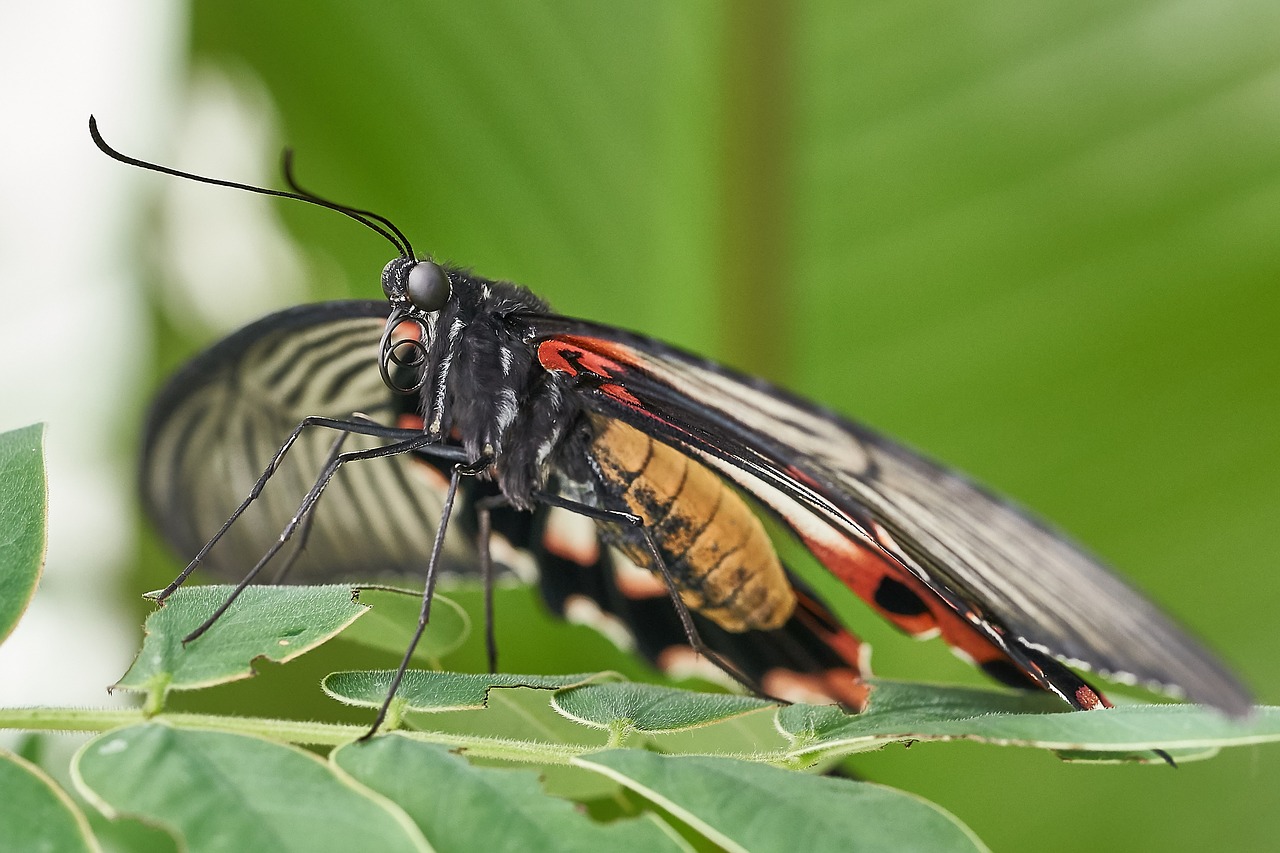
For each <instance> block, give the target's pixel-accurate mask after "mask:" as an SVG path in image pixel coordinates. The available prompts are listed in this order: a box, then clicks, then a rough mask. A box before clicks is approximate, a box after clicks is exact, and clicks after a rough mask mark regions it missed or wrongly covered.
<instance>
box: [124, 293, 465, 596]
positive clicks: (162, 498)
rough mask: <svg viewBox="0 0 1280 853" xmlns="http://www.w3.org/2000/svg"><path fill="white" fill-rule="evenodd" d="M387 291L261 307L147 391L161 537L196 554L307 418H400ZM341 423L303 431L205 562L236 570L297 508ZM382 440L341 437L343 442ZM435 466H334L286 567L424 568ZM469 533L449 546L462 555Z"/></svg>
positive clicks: (371, 572)
mask: <svg viewBox="0 0 1280 853" xmlns="http://www.w3.org/2000/svg"><path fill="white" fill-rule="evenodd" d="M387 311H388V308H387V304H386V302H384V301H348V302H328V303H322V304H317V305H303V306H299V307H297V308H292V309H289V310H286V311H282V312H279V313H277V314H273V315H271V316H268V317H265V318H263V319H262V320H259V321H257V322H255V323H253V324H251V325H249V326H247V327H245V328H243V329H241V330H240V331H238V332H236V333H234V334H232V335H230V336H229V337H227V338H224V339H223V340H221V341H219V342H218V343H217V344H215V345H214V346H212V347H210V348H209V349H207V350H205V351H204V352H203V353H201V354H200V355H198V356H196V357H195V358H194V359H192V360H191V361H190V362H188V363H187V364H186V365H185V366H184V367H183V368H182V369H181V370H180V371H179V372H178V373H177V374H175V375H174V376H173V377H172V378H171V379H170V380H169V381H168V383H167V384H166V385H165V386H164V388H163V389H162V390H161V392H160V393H159V395H157V397H156V400H155V402H154V403H153V405H152V408H151V411H150V413H149V416H148V420H147V426H146V430H145V439H144V444H143V454H142V467H141V472H142V473H141V488H142V494H143V500H144V502H145V505H146V508H147V510H148V512H149V514H150V515H151V517H152V518H153V519H155V521H156V524H157V526H158V527H159V529H160V531H161V533H162V534H163V536H164V538H165V540H166V541H167V542H168V543H169V544H170V545H171V546H172V547H173V548H174V550H175V551H176V552H177V553H178V554H181V555H185V556H188V557H189V556H192V555H194V554H195V553H196V552H197V551H198V550H199V548H200V547H201V546H202V545H204V543H205V542H206V541H207V540H208V539H209V537H210V536H211V535H212V534H213V533H214V532H215V531H217V530H218V528H219V527H221V526H222V524H223V522H225V521H226V520H227V518H228V517H229V516H230V515H231V513H232V511H233V510H234V509H235V508H236V506H237V505H239V503H240V502H241V501H242V500H243V499H244V497H245V496H246V495H248V494H249V492H250V489H251V488H252V487H253V485H254V482H255V481H256V480H257V479H258V477H259V475H260V474H261V473H262V471H263V469H264V468H265V467H266V466H267V463H268V462H269V461H270V460H271V457H272V455H273V454H274V453H275V452H276V451H277V450H278V449H279V447H280V446H281V443H282V442H283V441H284V440H285V438H286V437H287V436H288V435H289V432H290V430H292V429H293V428H294V427H295V426H297V425H298V423H299V422H300V421H301V420H302V419H303V418H304V417H307V416H313V415H319V416H326V417H333V418H350V417H351V415H352V414H353V413H356V412H359V413H361V414H363V415H366V416H368V417H369V418H371V419H373V420H375V421H378V422H381V423H386V424H394V423H396V411H395V406H396V400H397V398H396V397H395V395H393V394H391V393H390V392H389V391H388V390H387V388H386V386H385V385H384V384H383V382H382V379H381V377H380V376H379V372H378V364H377V353H378V340H379V337H380V336H381V334H382V329H383V326H384V325H385V323H386V318H387ZM337 437H338V433H336V432H334V431H332V430H328V429H320V428H309V429H307V430H304V431H303V433H302V434H301V435H300V436H299V438H298V440H297V442H296V443H295V444H294V446H293V447H292V448H291V449H290V451H289V453H288V455H287V456H286V457H285V460H284V463H283V464H282V465H281V467H280V469H279V470H278V471H277V472H276V473H275V474H274V475H273V476H272V478H271V480H270V482H269V483H268V485H267V488H266V489H264V490H263V492H262V494H261V496H260V497H259V498H258V499H257V500H256V501H255V502H254V504H253V505H252V506H251V507H250V509H249V511H248V512H246V513H245V514H244V516H242V517H241V518H240V519H239V520H238V521H237V522H236V524H234V525H232V527H231V529H230V530H229V531H228V533H227V535H226V536H225V537H224V538H223V540H222V541H221V542H220V543H219V544H218V546H217V547H216V548H214V549H213V551H211V552H210V554H209V556H208V558H207V561H206V563H205V566H206V568H207V569H209V570H211V571H212V572H213V573H215V574H219V575H222V576H225V577H234V578H239V577H240V576H241V575H243V574H244V573H245V572H246V571H247V570H248V569H249V568H250V567H251V566H253V564H254V563H255V562H256V561H257V560H258V558H259V557H261V556H262V554H263V552H264V551H265V550H266V549H267V547H269V546H270V545H271V543H272V542H273V541H275V539H276V537H277V536H279V534H280V531H281V529H282V528H283V527H284V526H285V524H286V523H287V522H288V521H289V519H290V518H292V517H293V515H294V514H295V513H296V512H297V509H298V505H299V503H300V502H301V500H302V496H303V495H304V494H305V493H306V491H307V490H308V489H309V488H310V487H311V486H312V484H313V483H314V482H315V479H316V477H317V475H318V474H319V472H320V470H321V468H322V467H323V466H324V463H325V461H326V459H327V458H328V457H329V455H330V453H331V451H332V448H333V444H334V441H335V439H336V438H337ZM376 443H379V440H378V439H373V438H368V437H363V436H357V435H351V436H348V437H347V438H346V439H345V440H344V441H343V444H342V449H343V450H354V449H358V448H362V447H371V446H374V444H376ZM440 481H441V477H440V475H439V473H438V472H437V471H434V470H433V469H431V468H429V467H428V466H425V465H422V464H419V463H415V462H414V461H413V460H412V459H411V458H410V457H408V456H396V457H390V458H384V459H374V460H366V461H362V462H360V463H358V464H352V465H346V466H343V468H341V469H340V470H339V472H338V474H337V476H336V477H335V478H334V480H333V482H332V483H331V484H330V485H329V487H328V488H327V489H326V491H325V494H324V498H323V500H321V501H320V503H319V505H318V508H317V510H316V516H315V521H314V523H313V525H312V526H311V530H310V536H309V539H308V542H307V548H306V551H305V553H303V554H302V556H301V557H300V559H299V561H298V563H297V565H296V568H295V570H294V571H296V572H297V573H298V575H299V576H305V577H306V578H307V579H308V580H309V581H313V582H315V581H319V580H323V579H325V578H337V577H348V578H350V577H361V576H363V577H375V576H378V575H383V574H391V573H407V572H421V571H422V567H423V566H425V565H426V560H427V555H428V552H429V550H430V545H431V536H432V533H433V531H434V528H435V524H434V520H435V519H437V518H439V515H440V502H441V498H442V495H443V492H442V488H441V485H440ZM467 545H468V543H465V542H463V541H461V539H460V537H455V539H454V540H452V541H451V542H450V551H449V553H450V555H451V556H453V557H454V558H455V559H454V560H453V562H454V563H455V564H465V562H466V560H467V559H468V547H467Z"/></svg>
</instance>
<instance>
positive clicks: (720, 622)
mask: <svg viewBox="0 0 1280 853" xmlns="http://www.w3.org/2000/svg"><path fill="white" fill-rule="evenodd" d="M90 122H91V132H92V133H93V135H94V139H95V141H96V142H97V143H98V145H99V147H100V148H102V149H103V150H104V151H106V152H107V153H109V154H110V155H111V156H113V157H116V159H120V160H122V161H124V162H127V163H131V164H133V165H140V166H143V167H145V168H151V169H154V170H157V171H162V172H166V173H169V174H174V175H178V176H181V177H184V178H191V179H194V180H201V181H205V182H209V183H217V184H221V185H226V186H233V187H237V188H241V189H247V190H251V191H254V192H264V193H267V194H271V195H283V196H287V197H291V198H296V199H300V200H303V201H307V202H310V203H313V204H318V205H321V206H325V207H329V208H331V209H334V210H337V211H339V212H341V213H343V214H344V215H347V216H349V217H351V218H353V219H356V220H357V221H360V222H362V224H364V225H366V226H368V227H370V228H372V229H374V230H376V231H378V232H379V233H381V234H383V236H385V237H386V238H387V239H388V240H390V241H391V242H392V244H393V245H395V246H396V249H397V257H395V258H394V259H392V260H391V261H390V262H389V263H388V264H387V265H386V267H385V268H384V270H383V272H382V289H383V296H384V298H383V299H380V300H368V301H363V300H362V301H342V302H327V303H321V304H316V305H304V306H299V307H295V308H290V309H288V310H285V311H282V312H279V313H277V314H273V315H271V316H268V317H266V318H263V319H261V320H259V321H257V322H255V323H253V324H251V325H249V326H247V327H246V328H244V329H241V330H240V331H238V332H236V333H234V334H232V335H230V336H229V337H227V338H225V339H223V340H221V341H219V342H218V343H216V344H214V345H213V346H212V347H210V348H209V349H207V350H206V351H204V352H203V353H201V354H199V355H197V356H196V357H195V358H194V359H193V360H192V361H190V362H189V363H188V364H187V365H186V366H185V367H183V368H182V369H180V370H179V371H178V373H177V374H176V375H175V376H174V377H173V378H172V379H170V380H169V382H168V383H167V384H166V385H165V386H164V388H163V390H162V391H161V392H160V393H159V395H158V396H157V397H156V399H155V402H154V403H153V405H152V408H151V411H150V415H149V418H148V422H147V426H146V435H145V439H144V453H143V463H142V475H141V482H142V487H143V493H144V498H145V502H146V505H147V508H148V510H149V512H150V514H151V516H152V517H153V518H154V519H155V521H156V523H157V525H158V526H159V528H160V530H161V531H162V532H163V534H164V536H165V538H166V539H167V540H168V541H169V542H170V544H171V545H173V546H174V547H175V548H176V549H177V550H179V551H180V552H183V553H187V554H190V553H196V559H195V560H193V562H192V564H191V566H189V567H188V569H187V570H186V571H185V572H184V573H183V574H182V575H180V576H179V578H178V579H177V580H176V581H175V583H174V584H173V585H171V587H170V588H169V590H167V591H166V592H168V591H171V590H172V589H173V588H176V585H177V584H178V583H180V582H181V581H182V580H184V579H185V577H186V575H187V574H188V573H189V572H190V570H191V569H192V568H194V567H195V565H196V564H197V563H203V564H204V565H207V566H210V567H213V568H215V569H217V568H218V567H220V566H221V567H223V569H224V570H229V569H230V567H240V568H242V567H243V566H244V565H254V570H253V572H252V573H251V574H254V573H256V572H257V571H258V570H259V569H260V568H261V567H262V566H264V565H265V564H266V562H267V561H268V560H269V559H271V558H272V557H274V556H275V555H276V553H277V551H279V550H281V549H282V548H283V546H284V543H285V542H286V540H288V538H289V537H290V536H292V535H297V536H298V537H299V538H302V539H305V540H306V549H305V555H302V556H299V555H300V554H301V551H299V550H295V551H294V552H293V553H292V555H291V557H290V558H289V559H293V558H297V559H299V560H301V561H303V562H305V564H306V571H307V576H308V577H322V576H326V575H339V574H341V575H347V574H351V573H360V572H362V571H384V570H393V571H400V572H410V571H416V572H422V571H423V567H424V566H425V567H426V571H427V584H426V587H427V589H426V593H425V594H426V595H427V596H428V599H427V600H428V602H429V596H430V595H431V593H432V590H433V588H434V583H435V579H436V577H437V576H438V574H439V573H440V572H442V571H445V570H446V569H448V568H450V567H453V568H455V569H458V570H460V571H463V572H471V571H474V568H473V567H475V566H477V565H478V566H479V571H480V572H481V573H482V574H483V575H484V576H485V577H486V579H487V580H488V581H489V583H487V584H486V586H487V587H491V586H492V583H491V581H492V571H493V554H491V551H495V550H496V551H498V552H500V553H498V554H497V556H499V557H502V558H503V559H502V560H501V562H504V563H505V564H507V565H511V566H521V565H523V566H524V568H525V570H526V571H525V573H526V574H527V575H532V576H535V577H536V582H537V583H538V584H539V585H540V587H541V589H542V592H543V596H544V598H545V600H546V601H547V602H548V603H549V604H550V605H551V606H552V607H553V608H555V609H557V610H559V611H561V612H564V613H567V614H570V615H575V614H576V615H577V616H579V618H585V619H587V621H592V622H594V623H596V624H598V625H601V626H603V627H605V628H606V629H614V630H616V629H620V628H621V629H625V633H626V634H627V635H628V636H629V637H630V638H631V639H632V641H633V642H634V643H635V644H636V645H637V646H638V647H639V648H640V650H641V651H643V652H644V653H645V654H646V655H648V656H649V657H650V658H651V659H652V660H654V661H655V662H657V663H659V664H660V665H662V666H664V667H665V668H667V669H673V668H677V667H678V666H679V665H680V664H681V663H685V664H687V663H688V662H690V661H692V660H703V661H710V662H711V663H713V664H715V666H717V667H718V668H720V669H721V670H723V671H724V672H726V673H729V674H730V675H731V676H732V677H733V678H734V679H735V680H738V681H740V682H742V683H743V684H746V685H748V686H749V687H750V688H751V689H753V690H755V691H756V692H758V693H760V694H762V695H766V696H770V697H775V698H779V699H783V700H810V701H812V700H815V699H817V700H826V701H836V702H840V703H843V704H845V705H846V706H848V707H850V708H851V709H854V710H856V709H858V708H860V707H861V706H862V704H863V703H864V702H865V700H866V697H867V687H866V683H865V678H866V676H867V675H868V669H867V665H866V649H865V648H864V647H863V644H862V643H861V642H860V641H859V640H858V639H857V638H856V637H855V636H854V635H853V634H852V633H851V632H850V631H849V630H848V629H847V628H846V627H845V626H843V625H841V624H840V621H839V620H838V619H837V618H836V617H835V616H834V615H833V613H832V611H831V609H830V608H829V607H828V606H827V605H826V604H825V603H824V602H823V601H822V600H821V599H820V598H819V597H818V596H817V595H816V594H815V593H814V592H813V591H812V590H810V589H809V588H808V587H807V586H806V585H805V584H804V583H802V582H801V580H800V579H799V578H798V577H797V576H796V574H795V573H794V572H792V571H791V570H790V569H789V568H788V567H787V566H785V565H784V564H783V563H782V561H781V560H780V559H779V557H778V555H777V552H776V550H775V548H774V546H773V544H772V542H771V541H770V539H769V536H768V534H767V532H766V529H765V526H764V525H763V524H762V522H761V517H762V516H768V517H772V519H773V520H774V521H776V522H777V523H778V524H780V525H781V526H782V527H783V528H785V529H787V530H789V531H790V533H791V534H793V535H794V536H795V537H796V538H797V539H798V540H799V541H800V542H801V543H802V544H803V545H804V546H805V548H807V549H808V551H809V553H810V554H812V556H813V557H814V558H815V559H816V561H817V562H818V563H819V564H821V565H822V566H823V567H825V569H826V570H827V571H829V572H830V573H831V574H832V575H834V576H835V577H836V578H837V579H838V580H839V581H840V582H841V583H842V584H843V585H844V586H845V587H847V588H848V589H849V590H851V591H852V592H853V593H855V594H856V595H857V596H859V597H860V598H862V599H863V600H865V601H866V602H867V603H868V604H869V605H870V606H871V608H872V609H874V610H875V611H877V612H878V613H879V614H880V615H881V616H883V617H884V618H885V619H887V620H888V621H889V622H891V623H892V624H893V625H895V626H896V627H898V628H899V629H901V630H902V631H903V632H905V633H907V634H909V635H912V636H915V637H927V636H934V635H940V636H941V637H942V639H943V640H944V641H945V642H946V643H947V644H949V645H950V646H951V647H952V649H953V650H954V651H955V652H957V653H958V654H960V655H961V656H962V657H965V658H967V659H969V660H971V661H973V662H974V663H975V664H976V665H978V666H980V667H981V668H982V669H983V670H984V671H985V672H986V673H988V674H989V675H991V676H992V677H994V678H995V679H997V680H999V681H1000V682H1002V683H1004V684H1008V685H1011V686H1015V687H1021V688H1029V689H1039V690H1044V691H1048V692H1050V693H1052V694H1054V695H1056V696H1058V697H1060V698H1061V699H1062V700H1064V701H1065V702H1066V703H1067V705H1069V706H1070V707H1072V708H1075V709H1080V710H1092V709H1097V708H1103V707H1108V706H1109V704H1110V703H1109V702H1108V700H1107V699H1106V698H1105V697H1104V695H1103V694H1102V693H1101V692H1100V691H1099V690H1098V689H1097V688H1095V687H1094V686H1093V685H1092V684H1090V683H1089V682H1088V681H1086V680H1085V679H1084V678H1083V677H1082V676H1081V675H1079V674H1077V672H1076V671H1075V670H1076V669H1083V670H1089V671H1092V672H1096V673H1099V674H1101V675H1103V676H1105V677H1107V678H1110V679H1113V680H1116V681H1119V682H1124V683H1133V684H1140V685H1143V686H1145V687H1148V688H1151V689H1154V690H1158V691H1163V692H1167V693H1171V694H1175V695H1180V696H1185V697H1186V698H1189V699H1190V700H1192V701H1196V702H1200V703H1204V704H1208V705H1212V706H1215V707H1217V708H1219V709H1221V710H1222V711H1223V712H1225V713H1227V714H1229V715H1234V716H1240V715H1244V714H1246V713H1247V712H1248V709H1249V708H1250V706H1251V699H1250V695H1249V692H1248V690H1247V689H1246V688H1245V687H1244V686H1243V685H1242V684H1241V682H1240V681H1238V680H1237V679H1236V678H1235V676H1234V675H1232V674H1231V672H1230V671H1229V670H1228V669H1227V668H1226V667H1225V666H1223V665H1222V664H1221V663H1220V662H1219V661H1218V660H1217V659H1216V658H1215V657H1214V656H1213V655H1212V654H1211V653H1210V652H1208V651H1207V650H1205V649H1204V648H1203V647H1202V646H1201V645H1200V644H1199V643H1198V642H1196V641H1195V640H1194V639H1192V638H1191V637H1189V636H1188V635H1187V634H1186V633H1185V632H1184V631H1183V629H1181V628H1180V627H1179V626H1177V625H1176V624H1175V623H1174V622H1173V621H1172V620H1171V619H1170V618H1169V617H1168V616H1166V615H1165V614H1163V613H1162V612H1161V611H1160V610H1159V609H1158V608H1157V607H1156V606H1155V605H1154V604H1152V603H1151V602H1150V601H1149V600H1148V599H1146V598H1145V597H1144V596H1143V595H1141V594H1140V593H1139V592H1137V591H1135V590H1134V589H1133V588H1132V587H1131V586H1129V585H1128V584H1126V583H1125V582H1124V581H1122V580H1121V579H1120V578H1118V577H1117V576H1116V575H1115V574H1114V573H1113V572H1112V571H1111V570H1109V569H1108V568H1107V567H1105V566H1104V565H1103V564H1102V563H1101V562H1099V561H1098V560H1097V559H1096V558H1094V557H1093V556H1091V555H1090V554H1088V553H1087V552H1086V551H1085V550H1083V549H1082V548H1081V547H1079V546H1078V545H1076V544H1074V543H1073V542H1072V541H1071V540H1070V539H1068V538H1067V537H1066V536H1064V535H1063V534H1062V533H1060V532H1058V531H1056V530H1055V529H1053V528H1052V527H1050V526H1049V525H1047V524H1046V523H1044V522H1042V521H1040V520H1038V519H1036V518H1034V517H1032V516H1031V515H1030V514H1028V513H1027V512H1025V511H1024V510H1022V509H1020V508H1018V507H1017V506H1015V505H1014V504H1012V503H1010V502H1009V501H1006V500H1005V499H1003V498H1001V497H998V496H996V495H994V494H992V493H991V492H989V491H987V490H985V489H983V488H982V487H981V486H978V485H976V484H974V483H973V482H971V481H970V480H968V479H966V478H965V477H964V476H963V475H961V474H959V473H957V472H955V471H952V470H950V469H948V468H946V467H944V466H942V465H940V464H938V463H936V462H933V461H931V460H929V459H927V458H925V457H924V456H922V455H920V454H918V453H916V452H915V451H913V450H910V449H908V448H906V447H904V446H902V445H901V444H898V443H896V442H895V441H893V440H891V439H889V438H887V437H885V436H882V435H880V434H878V433H876V432H874V431H872V430H871V429H869V428H867V427H865V426H862V425H860V424H858V423H856V422H854V421H851V420H849V419H847V418H844V417H842V416H840V415H838V414H835V413H833V412H831V411H828V410H826V409H824V408H821V407H819V406H817V405H815V404H813V403H810V402H808V401H805V400H803V399H800V398H799V397H796V396H794V395H792V394H789V393H788V392H786V391H784V390H782V389H780V388H777V387H774V386H772V385H769V384H767V383H765V382H764V381H762V380H759V379H755V378H752V377H750V376H745V375H743V374H740V373H737V372H735V371H733V370H730V369H728V368H726V367H722V366H720V365H717V364H715V363H712V362H710V361H707V360H705V359H703V358H700V357H698V356H696V355H693V354H690V353H688V352H685V351H682V350H680V349H678V348H676V347H673V346H670V345H668V344H665V343H662V342H660V341H657V340H654V339H652V338H649V337H645V336H642V335H637V334H634V333H631V332H628V331H624V330H621V329H617V328H613V327H611V326H606V325H601V324H597V323H592V322H589V321H586V320H581V319H575V318H570V317H563V316H558V315H556V314H554V313H552V311H551V310H550V308H549V306H548V305H547V304H546V303H545V302H544V301H543V300H542V299H540V298H539V297H537V296H536V295H534V294H533V293H531V292H530V291H528V290H527V289H525V288H523V287H521V286H519V285H516V284H513V283H510V282H504V281H495V280H490V279H487V278H484V277H482V276H480V275H477V274H474V273H472V272H469V271H467V270H464V269H462V268H458V267H454V266H449V265H446V264H442V263H438V262H436V261H434V260H431V259H422V258H419V257H418V256H417V255H416V254H415V253H414V251H413V249H412V246H411V245H410V243H409V241H408V240H407V239H406V238H405V237H404V235H403V234H401V233H400V232H399V230H398V229H396V228H395V226H394V225H392V224H391V223H390V222H389V221H388V220H386V219H384V218H382V217H380V216H376V215H374V214H371V213H369V212H367V211H361V210H356V209H353V208H348V207H344V206H342V205H336V204H333V203H331V202H328V201H326V200H324V199H322V198H320V197H319V196H316V195H314V194H311V193H307V192H305V191H303V190H301V189H300V188H298V187H297V185H296V182H294V181H293V180H292V177H291V175H289V174H288V172H289V170H288V167H287V166H286V175H287V176H288V177H289V180H290V183H291V184H292V185H293V186H294V188H295V190H297V191H296V192H294V193H285V192H282V191H275V190H264V189H261V188H256V187H250V186H246V185H241V184H236V183H232V182H227V181H217V180H213V179H208V178H203V177H200V176H197V175H191V174H189V173H185V172H178V171H176V170H172V169H168V168H166V167H160V166H155V165H154V164H149V163H146V162H144V161H139V160H135V159H133V158H129V157H126V156H125V155H122V154H119V153H118V152H115V151H114V150H113V149H110V148H109V147H108V146H107V145H106V143H105V142H104V141H102V139H101V136H100V135H99V134H98V132H97V129H96V125H94V123H93V120H92V119H91V120H90ZM246 495H247V496H248V497H246ZM322 496H323V500H321V497H322ZM455 517H456V519H457V522H456V523H454V524H450V520H451V519H453V518H455ZM228 518H231V519H232V520H233V521H234V523H231V521H228ZM220 525H221V527H220ZM282 530H283V532H282ZM214 531H219V532H218V534H217V536H215V538H214V540H213V541H214V542H216V543H217V544H216V547H213V548H211V547H210V545H211V544H212V542H210V540H209V537H210V534H211V533H213V532H214ZM584 614H585V616H584ZM215 615H216V614H215ZM424 624H425V619H424ZM422 627H423V625H420V626H419V635H420V633H421V630H422ZM490 645H491V651H490V654H491V661H492V655H493V650H492V638H491V636H490ZM407 660H408V655H407V654H406V657H405V662H406V664H407ZM401 669H402V671H403V665H402V667H401ZM397 683H398V682H397ZM394 689H395V688H394V685H393V687H392V689H391V692H392V693H394ZM388 701H389V697H388ZM375 727H376V724H375Z"/></svg>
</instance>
